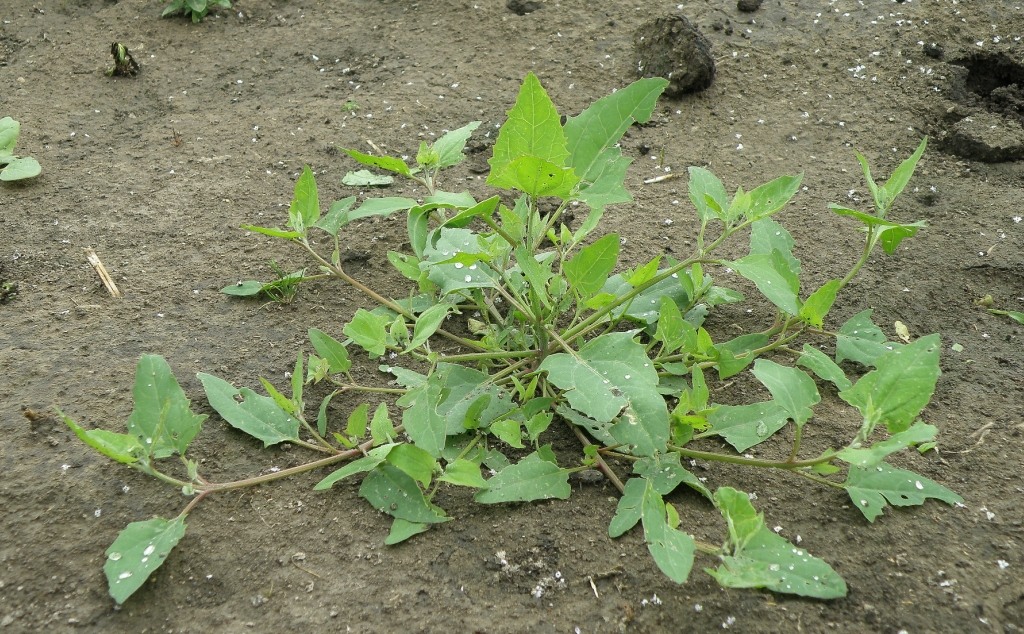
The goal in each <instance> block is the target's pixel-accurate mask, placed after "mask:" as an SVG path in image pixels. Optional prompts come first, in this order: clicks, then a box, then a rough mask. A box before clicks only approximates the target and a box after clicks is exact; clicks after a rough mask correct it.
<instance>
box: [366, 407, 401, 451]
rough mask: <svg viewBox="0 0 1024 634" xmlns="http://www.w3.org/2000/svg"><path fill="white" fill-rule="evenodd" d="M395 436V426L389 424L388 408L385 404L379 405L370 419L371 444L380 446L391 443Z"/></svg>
mask: <svg viewBox="0 0 1024 634" xmlns="http://www.w3.org/2000/svg"><path fill="white" fill-rule="evenodd" d="M396 436H397V434H396V433H395V425H394V423H392V422H391V416H390V415H388V406H387V404H386V403H381V404H380V405H378V406H377V409H376V410H374V412H373V418H372V419H370V438H372V439H373V444H375V445H380V444H383V443H386V442H392V441H393V440H394V439H395V438H396Z"/></svg>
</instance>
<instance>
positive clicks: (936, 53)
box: [922, 42, 946, 59]
mask: <svg viewBox="0 0 1024 634" xmlns="http://www.w3.org/2000/svg"><path fill="white" fill-rule="evenodd" d="M922 48H923V50H924V54H925V55H927V56H928V57H930V58H932V59H942V56H943V55H945V54H946V50H945V49H944V48H942V47H941V46H939V45H938V44H936V43H935V42H928V43H927V44H925V45H924V47H922Z"/></svg>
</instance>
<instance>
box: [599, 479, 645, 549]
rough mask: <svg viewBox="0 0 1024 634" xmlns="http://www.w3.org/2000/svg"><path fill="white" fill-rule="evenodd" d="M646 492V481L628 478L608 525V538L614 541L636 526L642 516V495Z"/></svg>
mask: <svg viewBox="0 0 1024 634" xmlns="http://www.w3.org/2000/svg"><path fill="white" fill-rule="evenodd" d="M646 491H647V480H645V479H644V478H630V479H629V480H626V488H625V490H624V491H623V492H622V497H620V498H619V505H618V506H617V507H616V508H615V515H614V516H613V517H612V521H611V523H610V524H608V537H611V538H612V539H615V538H616V537H621V536H622V535H625V534H626V531H628V530H629V529H631V528H633V527H634V526H636V523H637V522H639V521H640V518H641V516H642V515H643V503H644V493H646Z"/></svg>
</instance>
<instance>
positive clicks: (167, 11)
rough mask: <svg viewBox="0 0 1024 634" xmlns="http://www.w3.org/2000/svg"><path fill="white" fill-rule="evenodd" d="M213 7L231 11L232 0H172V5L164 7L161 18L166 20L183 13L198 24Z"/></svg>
mask: <svg viewBox="0 0 1024 634" xmlns="http://www.w3.org/2000/svg"><path fill="white" fill-rule="evenodd" d="M213 7H221V8H222V9H230V8H231V0H171V3H170V4H168V5H167V6H166V7H164V11H163V13H161V14H160V17H162V18H166V17H167V16H169V15H174V14H177V13H181V14H184V16H185V17H186V18H192V22H193V23H195V24H198V23H199V22H202V21H203V18H205V17H206V14H207V13H209V11H210V9H211V8H213Z"/></svg>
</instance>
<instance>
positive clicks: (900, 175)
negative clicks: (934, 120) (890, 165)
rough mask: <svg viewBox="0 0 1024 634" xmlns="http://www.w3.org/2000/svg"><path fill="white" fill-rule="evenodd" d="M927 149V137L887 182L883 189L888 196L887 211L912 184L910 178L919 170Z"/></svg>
mask: <svg viewBox="0 0 1024 634" xmlns="http://www.w3.org/2000/svg"><path fill="white" fill-rule="evenodd" d="M927 147H928V137H925V138H923V139H921V143H920V144H918V146H917V149H916V150H914V153H913V154H911V155H910V157H909V158H907V159H906V160H904V161H903V162H902V163H900V166H899V167H897V168H896V169H895V170H893V172H892V175H891V176H890V177H889V180H887V181H886V182H885V185H884V187H883V189H884V190H885V196H886V207H885V208H886V209H888V208H889V207H890V206H891V205H892V203H893V201H894V200H896V198H897V197H898V196H899V195H900V193H902V192H903V188H904V187H906V186H907V183H909V182H910V177H911V176H913V175H914V170H915V169H917V162H918V161H920V160H921V156H922V155H923V154H924V150H925V148H927Z"/></svg>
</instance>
